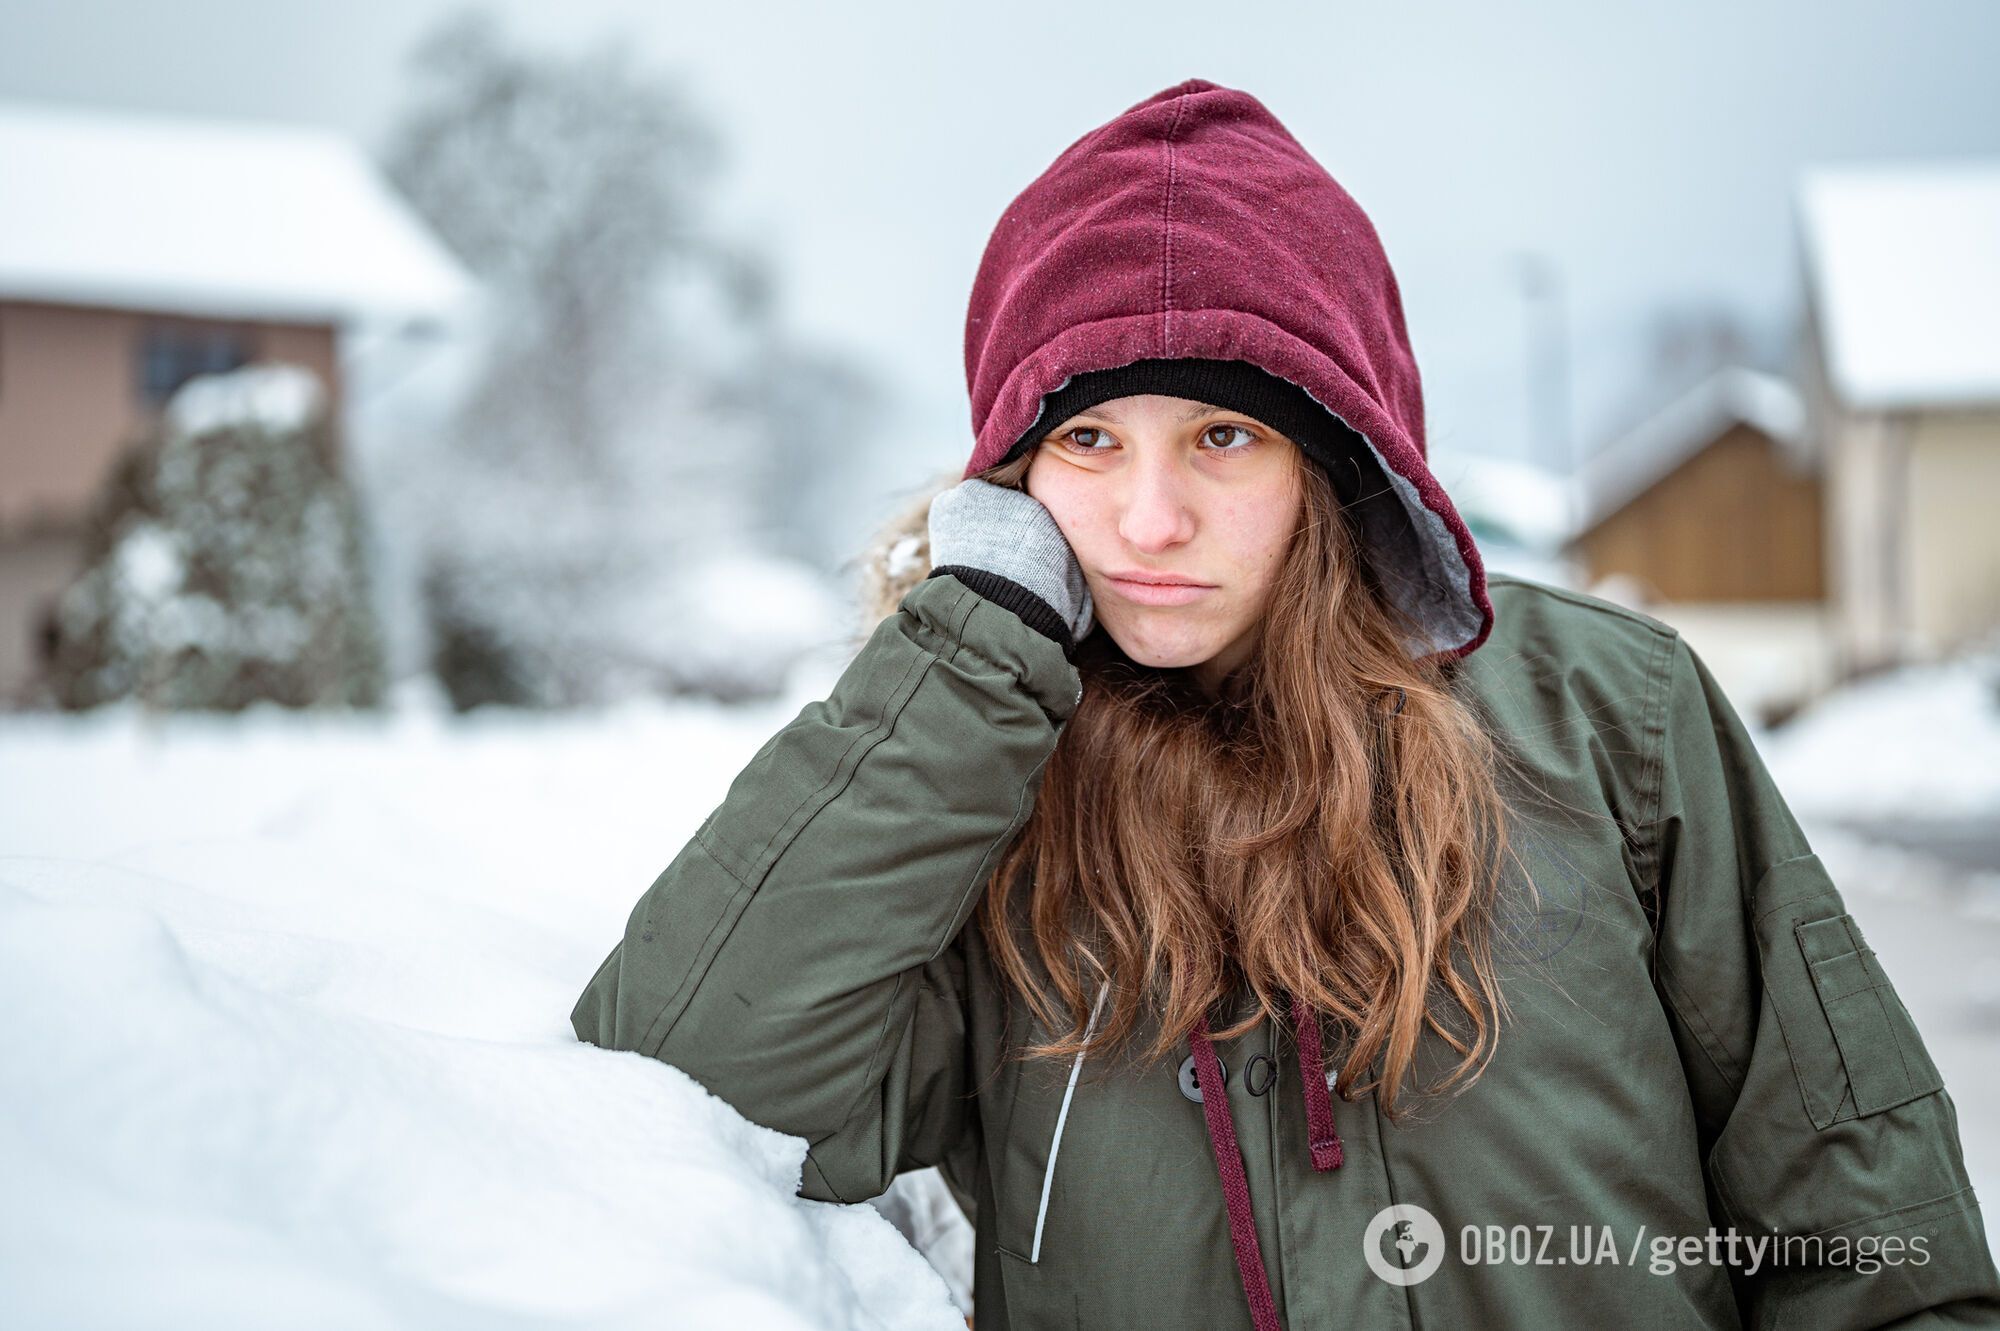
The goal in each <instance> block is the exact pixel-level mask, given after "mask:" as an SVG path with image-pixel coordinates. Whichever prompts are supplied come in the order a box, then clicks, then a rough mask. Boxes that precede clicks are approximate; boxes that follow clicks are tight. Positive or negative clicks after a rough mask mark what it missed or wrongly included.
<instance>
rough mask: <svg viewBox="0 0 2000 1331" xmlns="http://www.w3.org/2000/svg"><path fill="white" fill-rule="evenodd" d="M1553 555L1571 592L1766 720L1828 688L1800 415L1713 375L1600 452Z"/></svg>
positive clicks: (1819, 496)
mask: <svg viewBox="0 0 2000 1331" xmlns="http://www.w3.org/2000/svg"><path fill="white" fill-rule="evenodd" d="M1577 488H1578V492H1579V513H1578V518H1577V525H1576V530H1575V531H1574V532H1573V533H1572V534H1571V536H1570V538H1569V540H1568V541H1567V542H1566V543H1565V546H1564V549H1565V551H1566V552H1567V553H1568V555H1569V557H1570V558H1571V559H1572V560H1573V561H1574V562H1575V563H1576V564H1577V565H1578V566H1579V567H1580V569H1581V575H1582V579H1583V581H1584V583H1585V585H1586V586H1587V587H1588V588H1589V589H1590V590H1592V591H1594V592H1597V593H1598V594H1600V595H1606V596H1609V597H1611V598H1613V599H1617V600H1620V601H1623V602H1625V603H1627V604H1631V605H1634V606H1637V607H1638V608H1640V609H1643V610H1645V611H1646V612H1647V613H1649V614H1653V615H1656V616H1658V617H1659V618H1661V619H1664V620H1666V621H1667V622H1669V623H1671V624H1673V625H1674V626H1675V627H1676V628H1678V629H1679V630H1680V631H1681V632H1682V633H1683V634H1685V635H1686V637H1687V639H1688V641H1689V642H1690V643H1691V644H1692V645H1693V646H1694V647H1695V649H1696V650H1697V651H1699V652H1700V653H1701V654H1702V656H1703V659H1704V660H1705V661H1706V662H1707V663H1708V664H1709V666H1710V667H1711V668H1712V669H1713V670H1714V671H1715V673H1716V675H1717V676H1718V678H1720V679H1722V680H1723V681H1724V683H1725V685H1726V687H1727V688H1728V690H1729V693H1730V696H1731V697H1732V698H1733V699H1735V700H1736V701H1737V703H1738V704H1739V706H1741V707H1743V708H1745V709H1747V710H1748V711H1750V712H1752V713H1754V714H1756V715H1758V716H1759V717H1760V718H1761V719H1765V720H1770V719H1774V718H1776V717H1778V716H1781V715H1783V714H1784V713H1786V712H1788V711H1790V710H1792V709H1793V708H1795V707H1796V706H1797V705H1798V704H1799V703H1801V702H1803V701H1804V700H1805V699H1807V698H1808V697H1810V696H1812V695H1813V694H1815V693H1817V692H1819V691H1820V690H1821V689H1823V688H1825V687H1826V686H1827V685H1828V684H1829V683H1831V682H1832V679H1833V673H1834V668H1835V661H1834V655H1833V649H1832V637H1831V634H1832V627H1831V609H1830V607H1829V605H1828V601H1827V579H1826V571H1825V570H1826V564H1827V535H1826V521H1825V512H1824V510H1825V502H1824V497H1823V486H1822V480H1821V476H1820V467H1819V458H1818V455H1817V451H1816V449H1815V448H1814V446H1813V440H1812V438H1811V434H1810V432H1809V429H1808V423H1807V416H1806V409H1805V404H1804V402H1803V401H1802V399H1801V398H1800V396H1799V394H1798V393H1797V391H1796V390H1795V389H1793V388H1792V386H1791V385H1790V384H1788V383H1786V382H1785V381H1784V380H1783V379H1781V378H1779V377H1777V376H1775V375H1771V374H1768V373H1764V372H1762V371H1758V370H1753V369H1749V368H1746V367H1743V366H1726V367H1723V368H1721V369H1718V370H1716V371H1715V372H1713V373H1712V374H1710V375H1709V376H1708V377H1707V378H1706V379H1704V380H1702V381H1701V382H1700V383H1698V384H1696V385H1695V386H1694V387H1693V388H1691V389H1689V390H1688V391H1687V392H1685V393H1683V394H1682V395H1680V396H1679V397H1678V398H1675V399H1674V400H1672V401H1671V402H1669V403H1668V404H1667V405H1666V406H1665V407H1664V408H1662V409H1661V410H1659V411H1657V412H1655V413H1654V414H1653V415H1651V416H1649V417H1647V418H1646V419H1645V420H1643V421H1641V422H1640V423H1639V424H1638V425H1637V426H1635V427H1634V428H1632V429H1631V430H1628V431H1627V432H1625V433H1624V434H1623V435H1620V436H1619V437H1617V438H1615V439H1613V440H1611V441H1610V442H1609V443H1607V444H1606V445H1604V446H1603V447H1602V448H1600V449H1599V450H1598V451H1597V452H1596V453H1595V454H1594V455H1593V456H1592V457H1591V458H1590V460H1589V461H1588V462H1586V463H1585V464H1584V466H1583V467H1582V468H1581V470H1580V472H1579V475H1578V486H1577Z"/></svg>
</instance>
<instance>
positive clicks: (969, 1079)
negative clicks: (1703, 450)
mask: <svg viewBox="0 0 2000 1331" xmlns="http://www.w3.org/2000/svg"><path fill="white" fill-rule="evenodd" d="M966 366H967V374H968V379H969V383H970V388H971V395H972V414H973V423H974V427H975V430H976V435H977V438H976V443H975V447H974V448H973V451H972V456H971V458H970V460H969V462H968V463H967V465H966V467H965V470H964V473H963V475H962V476H961V477H958V478H956V482H957V483H956V484H953V485H952V486H951V488H949V489H947V490H945V491H944V492H943V493H941V494H938V495H936V496H935V498H933V499H931V500H929V502H928V503H926V504H924V505H920V506H919V507H918V508H917V509H916V510H914V511H913V512H912V514H911V520H910V522H909V524H908V529H907V530H906V531H903V532H900V533H891V540H890V541H888V542H886V543H885V549H886V552H887V554H888V555H889V556H891V558H888V559H886V560H884V561H880V562H878V563H877V565H876V571H877V579H878V585H877V589H876V590H877V595H878V596H879V598H880V599H879V602H878V604H877V607H876V608H877V610H878V613H879V618H880V622H879V625H878V626H877V627H876V628H875V629H874V631H873V634H872V636H871V637H869V638H868V639H867V641H866V643H865V645H863V646H862V648H861V650H860V652H859V654H858V655H857V657H856V658H855V659H854V661H853V663H852V664H851V665H850V666H849V667H848V669H847V670H846V672H845V673H844V674H843V675H842V677H841V678H840V680H839V682H838V683H837V685H836V686H835V687H834V689H833V691H832V692H831V694H830V695H829V696H828V697H827V698H826V699H825V700H823V701H821V702H816V703H814V704H812V705H810V706H808V707H806V708H805V709H804V710H803V711H802V712H800V714H799V716H798V717H797V718H796V719H795V720H793V721H792V722H791V723H790V724H788V725H787V726H786V727H785V728H784V729H783V730H781V731H780V732H779V733H778V734H777V735H776V736H775V737H773V739H772V740H771V741H770V742H769V743H768V744H766V745H765V746H764V748H763V749H762V750H761V751H760V752H759V753H758V754H757V755H756V757H755V758H754V759H752V761H751V762H750V764H749V765H748V766H747V767H746V768H745V769H744V770H743V772H742V773H741V774H740V775H739V776H738V777H737V778H736V780H735V782H734V783H733V784H732V785H731V786H730V788H729V792H728V795H727V797H726V798H725V799H724V800H723V801H722V803H721V804H720V805H719V806H718V807H717V808H716V809H715V810H714V811H713V812H712V813H711V814H710V815H709V816H708V818H707V820H706V821H704V822H703V823H702V825H701V827H700V829H699V830H698V831H697V832H696V833H695V835H694V837H693V838H692V839H691V840H690V841H689V842H688V843H687V844H686V846H684V847H683V848H682V849H681V851H680V853H679V855H678V856H676V857H675V859H674V860H673V862H672V863H671V864H670V865H669V866H668V867H667V869H666V870H665V872H664V873H662V874H661V875H660V877H659V879H658V881H656V882H655V883H654V884H653V886H652V887H651V889H650V890H648V891H647V893H646V894H645V895H644V897H642V898H641V900H640V901H639V903H638V905H637V907H636V909H635V910H634V911H633V913H632V917H631V921H630V924H629V926H628V928H627V931H626V934H625V937H624V939H623V941H622V942H621V943H620V944H619V945H618V946H617V947H616V948H614V949H613V951H612V953H611V955H610V956H609V957H608V958H607V959H606V961H605V963H604V965H603V966H602V967H601V968H600V969H599V971H598V973H597V974H596V976H595V977H594V978H593V979H592V980H591V981H590V984H589V986H588V988H587V989H586V990H585V992H584V994H583V996H582V998H581V1000H580V1001H579V1002H578V1003H577V1005H576V1009H575V1012H574V1014H573V1017H572V1020H573V1023H574V1025H575V1028H576V1030H577V1033H578V1035H579V1036H581V1037H582V1038H584V1039H586V1040H589V1041H592V1042H595V1043H597V1044H600V1045H603V1046H605V1047H606V1048H612V1049H624V1050H637V1051H639V1052H640V1053H643V1054H646V1055H649V1056H651V1057H655V1058H660V1059H664V1060H666V1061H667V1062H670V1063H672V1064H674V1065H676V1066H678V1067H680V1068H682V1069H684V1070H686V1071H687V1072H688V1073H690V1074H691V1075H693V1076H694V1077H696V1078H697V1079H699V1080H700V1081H701V1082H702V1083H703V1084H704V1085H706V1086H707V1087H708V1088H709V1089H710V1090H712V1091H714V1092H715V1093H716V1094H718V1095H720V1096H722V1097H724V1098H725V1099H727V1100H729V1101H730V1102H732V1103H733V1104H735V1105H736V1106H737V1107H738V1108H740V1109H741V1110H742V1111H743V1112H744V1113H745V1114H746V1115H748V1116H749V1117H751V1118H752V1119H755V1120H756V1121H758V1122H760V1123H764V1124H767V1125H769V1126H772V1127H775V1128H778V1129H780V1130H782V1131H785V1132H789V1133H794V1134H797V1135H799V1136H801V1137H803V1138H805V1140H806V1141H807V1143H808V1145H809V1147H810V1150H809V1153H808V1155H807V1159H806V1166H805V1176H804V1179H803V1181H802V1186H801V1188H800V1192H801V1194H802V1195H804V1196H808V1197H814V1198H819V1199H823V1200H833V1201H844V1202H856V1201H861V1200H863V1199H866V1198H870V1197H873V1196H876V1195H878V1194H880V1193H881V1192H882V1191H883V1190H884V1189H885V1188H887V1187H888V1185H889V1184H890V1182H891V1180H892V1179H894V1178H895V1177H896V1175H898V1174H899V1173H901V1172H903V1171H907V1170H913V1169H917V1168H920V1167H923V1166H928V1165H938V1166H940V1168H941V1170H942V1172H943V1173H944V1175H945V1177H946V1178H947V1180H948V1181H949V1182H950V1183H951V1185H952V1187H953V1190H954V1192H955V1194H956V1195H957V1196H958V1197H959V1198H960V1199H961V1204H962V1205H964V1206H965V1207H966V1208H967V1211H968V1213H969V1214H971V1215H973V1216H974V1217H975V1219H976V1227H977V1234H978V1244H977V1257H976V1276H975V1297H976V1299H977V1315H976V1322H977V1325H978V1326H979V1328H980V1331H1001V1329H1002V1328H1006V1327H1010V1326H1018V1327H1056V1326H1062V1327H1069V1326H1076V1327H1110V1326H1130V1325H1145V1326H1147V1327H1149V1328H1152V1329H1153V1331H1169V1329H1171V1328H1202V1329H1203V1331H1213V1328H1221V1327H1238V1326H1245V1327H1255V1328H1260V1329H1261V1328H1274V1327H1278V1326H1281V1325H1282V1326H1289V1327H1293V1328H1304V1327H1324V1326H1357V1327H1420V1326H1421V1327H1446V1326H1450V1327H1459V1326H1499V1327H1549V1326H1578V1327H1593V1328H1594V1327H1606V1326H1616V1327H1626V1326H1649V1327H1650V1326H1662V1327H1666V1326H1672V1327H1683V1326H1685V1327H1736V1326H1743V1325H1748V1326H1760V1327H1777V1326H1801V1327H1806V1326H1810V1327H1815V1328H1833V1327H1843V1328H1844V1327H1881V1326H1888V1325H1890V1324H1895V1325H1898V1326H1917V1325H1926V1326H1930V1325H1935V1326H1944V1325H1952V1326H1967V1325H1974V1324H1977V1325H2000V1276H1996V1272H1995V1269H1994V1264H1993V1260H1992V1257H1991V1255H1990V1253H1989V1251H1988V1247H1987V1242H1986V1237H1985V1232H1984V1229H1983V1226H1982V1222H1981V1218H1980V1213H1979V1209H1978V1206H1977V1203H1976V1201H1975V1199H1974V1196H1973V1191H1972V1188H1971V1186H1970V1184H1969V1182H1968V1181H1967V1177H1966V1172H1965V1167H1964V1164H1963V1161H1962V1158H1961V1154H1960V1147H1959V1141H1958V1130H1957V1120H1956V1115H1955V1111H1954V1108H1953V1105H1952V1101H1951V1098H1950V1096H1949V1095H1948V1094H1947V1092H1946V1091H1945V1089H1944V1087H1943V1085H1942V1082H1941V1080H1940V1078H1939V1076H1938V1073H1937V1069H1936V1068H1935V1066H1933V1064H1932V1063H1931V1061H1930V1059H1929V1057H1928V1056H1927V1055H1926V1053H1925V1050H1924V1046H1923V1042H1922V1040H1921V1038H1920V1037H1919V1035H1918V1033H1917V1031H1916V1030H1915V1029H1914V1028H1913V1026H1912V1025H1911V1022H1910V1018H1909V1016H1908V1014H1907V1013H1906V1012H1905V1010H1904V1009H1903V1007H1902V1005H1901V1003H1900V1002H1899V1001H1898V1000H1897V998H1896V995H1895V992H1894V990H1893V989H1892V988H1891V987H1890V985H1889V982H1888V980H1887V979H1886V978H1885V977H1884V975H1883V974H1882V971H1881V969H1880V967H1879V965H1878V964H1877V962H1876V960H1875V956H1874V954H1873V952H1872V951H1871V950H1870V949H1869V948H1868V946H1867V944H1866V941H1865V939H1864V938H1863V936H1862V934H1861V932H1860V929H1859V927H1858V926H1857V924H1856V922H1855V919H1854V917H1853V915H1852V914H1850V913H1849V912H1848V910H1847V908H1846V906H1845V904H1844V903H1843V901H1842V898H1841V895H1840V893H1839V891H1838V890H1837V889H1836V887H1835V886H1834V884H1833V883H1832V882H1831V881H1830V879H1829V878H1828V875H1827V873H1826V870H1825V868H1824V866H1823V865H1822V864H1821V863H1820V861H1819V859H1818V857H1817V856H1816V855H1814V853H1813V852H1812V850H1811V848H1810V846H1808V844H1807V842H1806V839H1805V837H1804V836H1803V835H1802V834H1801V832H1800V830H1799V828H1798V826H1797V824H1796V823H1795V822H1794V821H1793V819H1792V817H1791V815H1790V813H1789V812H1788V811H1787V809H1786V807H1785V804H1784V801H1783V799H1782V798H1781V797H1780V795H1779V793H1778V791H1777V789H1776V788H1775V786H1774V785H1773V784H1772V782H1771V779H1770V777H1769V776H1768V775H1767V774H1766V772H1765V769H1764V767H1763V766H1762V764H1761V763H1760V762H1759V761H1758V758H1757V754H1756V751H1755V749H1754V748H1753V747H1752V745H1751V742H1750V740H1749V738H1748V737H1747V736H1746V734H1745V732H1744V730H1743V727H1742V726H1741V724H1740V723H1739V721H1738V719H1737V717H1736V715H1735V714H1734V713H1733V712H1732V711H1731V709H1730V707H1729V704H1728V702H1727V700H1726V699H1725V698H1724V697H1723V695H1722V693H1721V692H1720V691H1719V690H1718V689H1717V687H1716V685H1715V682H1714V680H1713V679H1712V678H1711V676H1710V675H1709V673H1708V671H1707V669H1706V668H1705V667H1704V666H1703V664H1702V663H1701V661H1700V660H1699V659H1698V658H1697V657H1696V655H1695V654H1694V653H1693V652H1692V651H1691V650H1690V649H1689V648H1688V647H1687V645H1686V644H1685V643H1684V642H1683V641H1682V640H1681V639H1680V638H1679V637H1678V636H1677V635H1676V634H1675V632H1674V631H1673V630H1672V629H1671V628H1669V627H1667V626H1666V625H1664V624H1661V623H1659V622H1657V621H1655V620H1653V619H1650V618H1648V617H1646V616H1644V615H1640V614H1635V613H1632V612H1630V611H1627V610H1623V609H1619V608H1617V607H1615V606H1612V605H1610V604H1608V603H1606V602H1603V601H1599V600H1595V599H1593V598H1591V597H1588V596H1583V595H1579V594H1576V593H1573V592H1570V591H1565V590H1560V589H1557V588H1554V587H1549V586H1544V585H1542V584H1539V583H1535V582H1531V581H1527V580H1524V579H1519V578H1512V577H1499V576H1493V577H1489V576H1488V575H1487V574H1486V573H1485V572H1484V570H1483V569H1482V567H1481V564H1480V561H1479V554H1478V551H1477V549H1476V548H1475V547H1474V545H1473V542H1472V539H1471V537H1470V535H1469V533H1468V532H1467V530H1466V528H1465V526H1464V524H1463V523H1462V522H1461V521H1460V520H1459V517H1458V515H1457V513H1456V512H1455V511H1454V509H1453V507H1452V504H1451V501H1450V500H1449V498H1448V497H1447V496H1446V495H1445V493H1444V491H1443V490H1442V489H1441V488H1440V487H1439V485H1438V483H1437V480H1436V478H1435V477H1433V476H1432V475H1431V473H1430V471H1429V470H1428V468H1427V466H1426V464H1425V458H1424V434H1423V406H1422V395H1421V391H1420V387H1419V381H1418V375H1417V369H1416V365H1415V362H1414V360H1413V359H1412V357H1411V354H1410V349H1409V343H1408V338H1407V335H1406V333H1405V329H1404V323H1403V317H1402V311H1401V305H1400V299H1399V297H1398V294H1397V288H1396V283H1395V279H1394V277H1393V275H1392V273H1391V271H1390V268H1389V265H1388V261H1387V258H1386V256H1385V255H1384V253H1383V251H1382V248H1381V245H1380V242H1379V241H1378V240H1377V238H1376V235H1375V232H1374V229H1373V228H1372V226H1371V225H1370V223H1369V221H1368V219H1367V217H1366V216H1365V215H1364V214H1363V213H1362V211H1361V210H1360V208H1359V207H1358V206H1356V204H1355V203H1354V201H1353V199H1352V198H1350V197H1349V196H1348V195H1347V193H1346V192H1345V191H1344V190H1342V189H1341V187H1340V186H1339V185H1338V184H1337V183H1335V182H1334V181H1333V179H1332V178H1331V177H1329V176H1328V175H1327V174H1326V172H1325V171H1324V170H1323V169H1321V168H1320V167H1319V165H1318V164H1317V163H1316V162H1314V161H1313V159H1312V158H1311V157H1310V156H1309V155H1307V153H1306V152H1305V150H1304V149H1303V148H1301V147H1300V146H1299V144H1298V143H1297V142H1296V141H1295V140H1294V139H1293V138H1292V137H1291V136H1290V135H1289V134H1288V133H1287V132H1286V131H1285V129H1284V128H1283V126H1282V125H1280V124H1279V123H1278V122H1277V121H1276V120H1275V119H1274V118H1273V117H1272V116H1271V114H1270V113H1269V112H1268V111H1267V110H1266V109H1265V108H1264V107H1263V106H1262V105H1261V104H1260V103H1259V102H1258V101H1257V100H1256V99H1255V98H1252V97H1250V96H1248V95H1246V94H1244V93H1242V92H1239V91H1235V90H1231V89H1228V88H1223V87H1219V86H1217V85H1215V84H1213V83H1209V82H1206V81H1203V80H1199V79H1196V80H1190V81H1188V82H1185V83H1182V84H1179V85H1177V86H1175V87H1172V88H1168V89H1166V90H1165V91H1163V92H1161V93H1159V94H1157V95H1155V96H1153V97H1150V98H1148V99H1146V100H1145V101H1143V102H1140V103H1139V104H1138V105H1136V106H1134V107H1132V108H1131V109H1130V110H1128V111H1126V112H1125V113H1124V114H1123V115H1121V116H1119V117H1117V118H1116V119H1114V120H1112V121H1111V122H1109V123H1107V124H1105V125H1103V126H1101V127H1100V128H1098V129H1097V130H1095V131H1093V132H1092V133H1090V134H1088V135H1086V136H1085V137H1084V138H1082V139H1080V140H1078V142H1077V143H1076V144H1074V145H1073V146H1071V147H1070V148H1069V149H1068V150H1067V151H1066V152H1064V153H1063V155H1062V156H1061V157H1059V158H1058V159H1057V160H1056V162H1055V163H1054V164H1053V165H1052V166H1051V167H1050V168H1049V169H1048V170H1047V171H1046V172H1044V173H1043V175H1042V176H1041V177H1040V178H1039V179H1037V180H1036V181H1035V182H1034V183H1033V184H1031V185H1030V186H1029V187H1028V189H1027V190H1026V191H1024V192H1023V193H1022V194H1021V195H1020V197H1019V198H1017V199H1016V200H1015V201H1014V203H1013V204H1012V206H1010V207H1009V209H1008V210H1007V213H1006V215H1005V217H1004V218H1003V219H1002V220H1001V222H1000V224H999V226H998V227H997V228H996V230H995V232H994V235H993V238H992V241H991V243H990V244H989V246H988V248H987V251H986V255H985V258H984V260H983V262H982V264H981V267H980V270H979V275H978V278H977V281H976V282H975V285H974V288H973V292H972V300H971V310H970V314H969V318H968V322H967V329H966ZM926 543H927V549H926ZM926 555H927V556H928V557H927V558H926V557H925V556H926Z"/></svg>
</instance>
